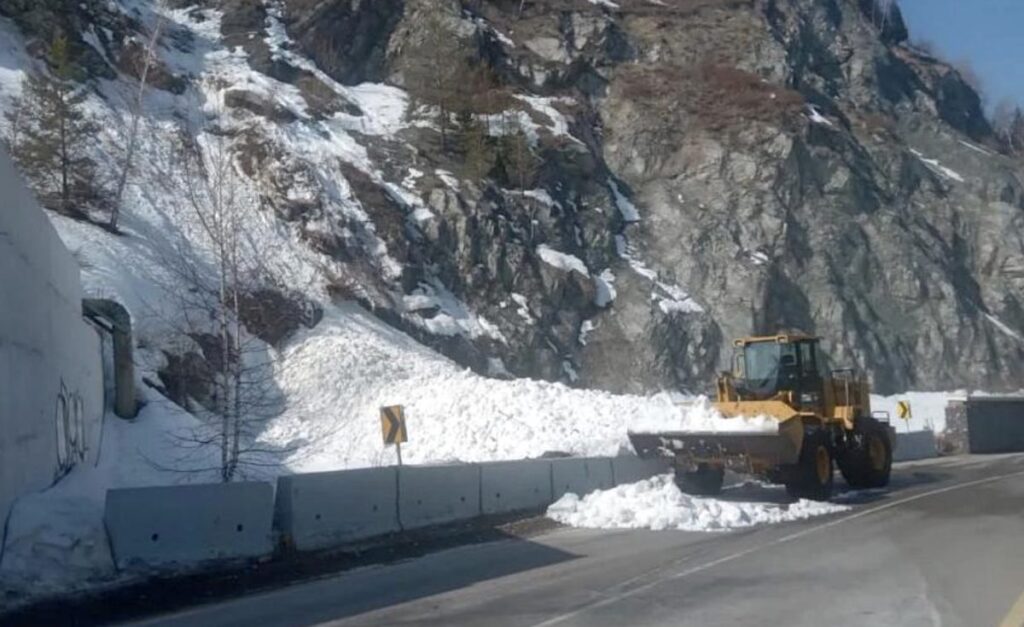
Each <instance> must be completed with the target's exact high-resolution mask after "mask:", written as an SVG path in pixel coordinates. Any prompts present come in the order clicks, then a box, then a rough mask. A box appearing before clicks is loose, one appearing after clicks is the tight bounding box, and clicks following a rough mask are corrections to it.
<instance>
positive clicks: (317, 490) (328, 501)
mask: <svg viewBox="0 0 1024 627" xmlns="http://www.w3.org/2000/svg"><path fill="white" fill-rule="evenodd" d="M397 499H398V473H397V471H396V469H395V468H394V467H389V468H362V469H357V470H342V471H337V472H318V473H311V474H302V475H291V476H286V477H279V478H278V480H277V497H276V499H275V503H274V524H275V526H276V527H277V529H278V530H279V531H280V532H281V533H283V534H284V536H285V538H286V542H288V543H290V544H291V546H293V547H295V548H296V549H298V550H300V551H310V550H314V549H323V548H328V547H332V546H339V545H342V544H345V543H346V542H353V541H356V540H362V539H364V538H370V537H373V536H379V535H384V534H387V533H393V532H395V531H398V530H399V525H398V502H397Z"/></svg>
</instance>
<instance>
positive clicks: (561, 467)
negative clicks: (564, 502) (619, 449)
mask: <svg viewBox="0 0 1024 627" xmlns="http://www.w3.org/2000/svg"><path fill="white" fill-rule="evenodd" d="M614 485H615V483H614V481H613V480H612V461H611V459H610V458H608V457H563V458H560V459H552V460H551V492H552V494H551V498H552V499H554V500H556V501H557V500H558V499H560V498H562V495H563V494H565V493H567V492H572V493H574V494H578V495H580V496H583V495H584V494H589V493H590V492H593V491H594V490H607V489H608V488H611V487H614Z"/></svg>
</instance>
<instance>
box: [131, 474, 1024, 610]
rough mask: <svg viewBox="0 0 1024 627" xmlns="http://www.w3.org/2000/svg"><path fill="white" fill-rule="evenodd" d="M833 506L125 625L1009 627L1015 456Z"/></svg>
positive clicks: (906, 479) (585, 543) (464, 557)
mask: <svg viewBox="0 0 1024 627" xmlns="http://www.w3.org/2000/svg"><path fill="white" fill-rule="evenodd" d="M744 491H746V493H744ZM750 491H760V492H759V493H757V494H750ZM781 492H782V491H781V490H774V489H772V488H760V487H747V488H741V489H739V490H733V491H732V494H730V495H729V496H728V497H727V498H736V499H746V498H750V497H751V496H755V497H758V498H777V499H780V500H782V499H783V498H784V496H783V495H782V493H781ZM842 498H843V497H840V499H842ZM845 498H846V499H847V500H848V501H849V502H850V504H852V505H853V508H852V509H851V510H850V511H847V512H845V513H842V514H836V515H833V516H829V517H824V518H817V519H811V520H808V521H803V522H797V523H787V524H782V525H771V526H764V527H759V528H755V529H752V530H746V531H738V532H729V533H713V534H709V533H690V532H679V531H659V532H654V531H593V530H579V529H564V528H560V529H557V530H554V531H550V532H546V533H543V534H541V535H538V536H534V537H531V538H509V539H507V540H501V541H497V542H491V543H487V544H478V545H472V546H463V547H459V548H455V549H449V550H445V551H441V552H438V553H434V554H430V555H426V556H424V557H419V558H416V559H410V560H408V561H404V562H399V563H396V564H388V565H381V566H372V567H366V568H362V569H359V570H353V571H350V572H347V573H344V574H342V575H338V576H333V577H331V578H328V579H322V580H318V581H314V582H310V583H303V584H298V585H293V586H290V587H287V588H284V589H280V590H276V591H272V592H265V593H261V594H258V595H253V596H249V597H244V598H239V599H234V600H230V601H226V602H223V603H218V604H213V605H207V606H201V607H197V608H192V609H189V610H185V611H182V612H178V613H175V614H171V615H167V616H162V617H158V618H154V619H150V620H148V621H145V622H144V623H140V624H145V625H160V626H170V625H189V626H196V627H203V626H227V625H238V626H246V627H248V626H251V625H274V626H277V625H288V626H304V625H339V626H340V625H346V626H347V625H456V626H457V625H487V626H489V627H490V626H494V627H499V626H504V625H508V626H522V627H541V626H544V627H546V626H548V625H559V626H562V625H564V626H571V625H586V626H604V625H608V626H616V627H618V626H623V625H638V626H667V625H695V626H700V627H716V626H724V625H729V626H743V625H757V626H759V627H760V626H764V625H783V624H785V625H794V626H799V625H813V626H814V627H820V626H821V625H830V626H835V625H856V626H858V627H860V626H867V625H870V626H875V625H929V626H931V625H943V626H944V627H955V626H964V627H984V626H993V627H1010V626H1013V627H1022V626H1024V456H1021V455H1011V456H996V457H961V458H947V459H942V460H929V461H927V462H916V463H910V464H903V465H898V466H897V468H896V469H895V470H894V474H893V482H892V487H891V488H890V489H889V490H886V491H874V492H866V493H854V494H848V495H846V497H845Z"/></svg>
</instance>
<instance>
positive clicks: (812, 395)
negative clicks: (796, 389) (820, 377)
mask: <svg viewBox="0 0 1024 627" xmlns="http://www.w3.org/2000/svg"><path fill="white" fill-rule="evenodd" d="M800 402H801V403H803V404H804V405H811V404H813V403H817V402H818V394H817V392H804V393H803V394H801V395H800Z"/></svg>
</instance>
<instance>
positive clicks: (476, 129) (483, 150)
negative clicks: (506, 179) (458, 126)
mask: <svg viewBox="0 0 1024 627" xmlns="http://www.w3.org/2000/svg"><path fill="white" fill-rule="evenodd" d="M461 138H462V151H463V154H464V155H465V156H464V159H463V168H464V170H465V175H466V176H467V177H468V178H470V179H471V180H474V181H479V180H480V179H483V178H484V177H486V176H487V173H488V172H490V170H491V166H493V165H494V152H493V150H492V149H491V145H490V143H488V141H487V127H486V126H485V125H484V123H483V122H481V121H479V120H477V119H475V118H470V119H469V120H466V121H465V122H463V124H462V135H461Z"/></svg>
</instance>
